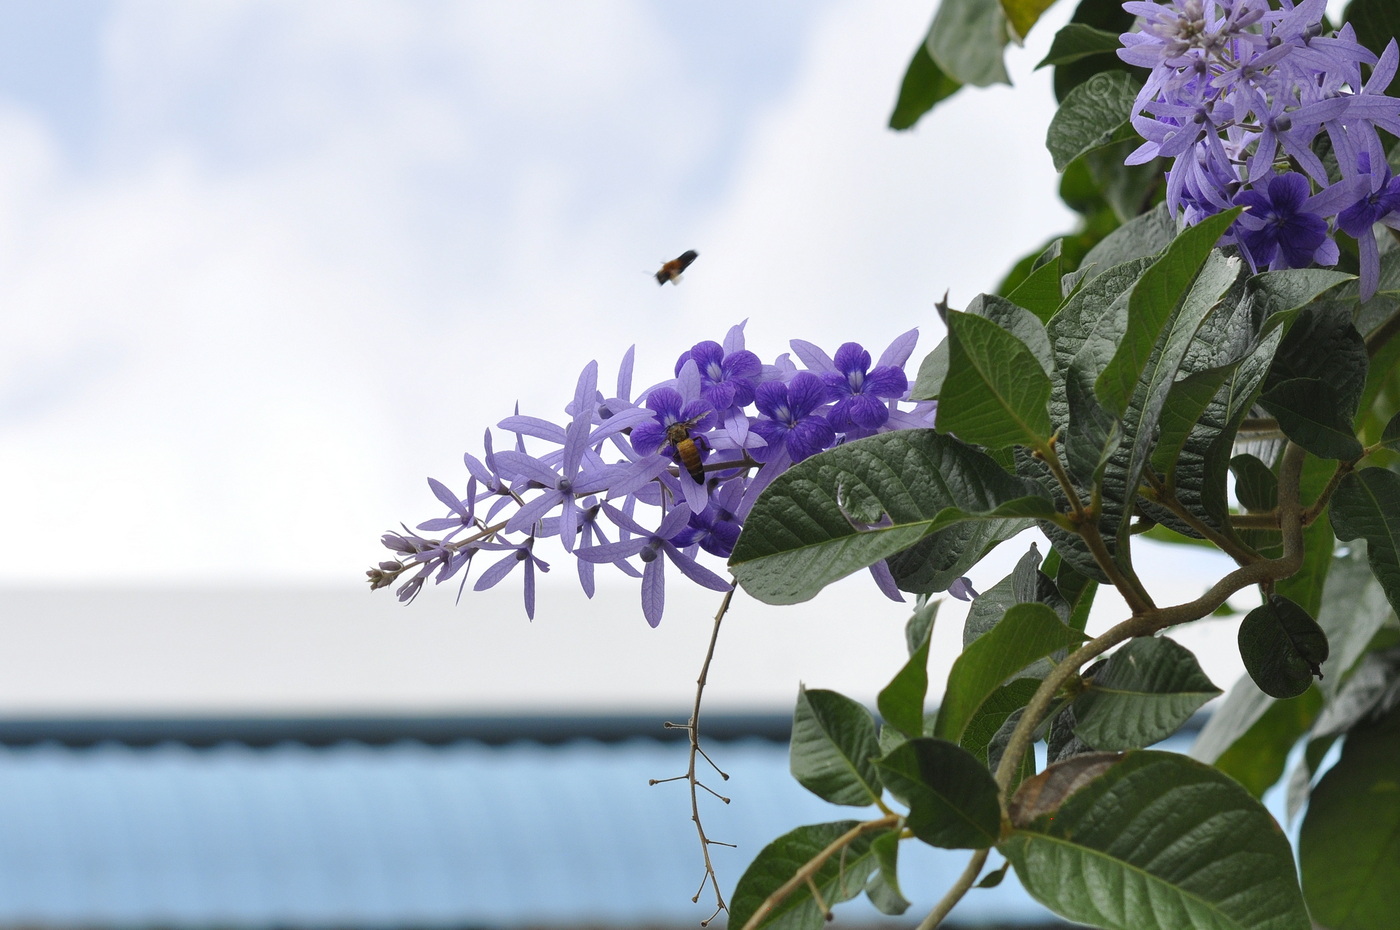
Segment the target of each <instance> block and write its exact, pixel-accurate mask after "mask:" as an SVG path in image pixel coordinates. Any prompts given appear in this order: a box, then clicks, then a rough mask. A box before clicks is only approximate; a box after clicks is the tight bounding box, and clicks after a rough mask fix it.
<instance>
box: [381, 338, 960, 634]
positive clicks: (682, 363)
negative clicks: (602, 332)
mask: <svg viewBox="0 0 1400 930" xmlns="http://www.w3.org/2000/svg"><path fill="white" fill-rule="evenodd" d="M917 339H918V331H917V330H910V331H909V332H907V333H905V334H904V335H902V336H900V337H898V338H897V339H895V340H894V342H893V343H892V344H891V345H890V346H889V348H887V349H886V350H885V351H884V353H883V354H882V355H881V356H880V357H879V358H878V359H877V360H875V361H874V362H873V363H872V361H871V357H870V353H869V352H867V351H866V350H865V349H864V348H862V347H861V346H859V345H857V344H856V343H854V342H848V343H846V344H845V345H843V346H841V347H840V348H839V349H838V350H837V351H836V355H835V356H834V357H832V356H829V355H827V354H826V353H825V352H824V351H822V350H821V349H819V348H818V347H816V346H814V345H812V344H811V343H808V342H803V341H801V340H793V342H792V343H791V346H792V355H796V356H797V361H793V359H792V358H791V356H790V355H789V354H786V353H785V354H783V355H782V356H780V357H779V358H778V359H777V360H776V361H775V362H774V363H773V364H771V365H765V364H763V363H762V362H761V361H760V360H759V358H758V356H757V355H755V354H754V353H753V352H750V351H749V350H748V349H746V348H744V327H743V324H740V325H738V326H735V327H733V328H732V329H730V330H729V333H728V335H727V336H726V337H725V339H724V342H723V343H718V342H702V343H699V344H698V345H696V346H694V347H692V348H691V349H689V350H688V351H686V352H684V353H682V354H681V356H680V358H679V359H678V360H677V361H676V366H675V377H673V378H671V379H669V380H667V381H663V382H661V383H660V384H655V385H652V386H651V387H649V388H647V389H645V390H643V391H641V392H640V393H639V394H637V395H634V394H633V391H632V368H633V350H632V349H628V350H627V353H626V354H625V355H624V356H623V359H622V364H621V367H620V371H619V373H618V376H617V382H616V391H615V393H614V394H613V395H612V396H605V395H604V393H603V392H602V391H600V390H599V388H598V363H597V362H589V363H588V365H587V366H586V367H585V368H584V370H583V373H582V374H581V375H580V376H579V379H578V384H577V387H576V389H575V391H574V398H573V401H572V403H570V404H569V405H568V407H567V408H565V413H566V414H567V416H568V420H567V422H566V423H563V424H562V425H561V424H557V423H553V422H550V421H548V420H543V419H538V418H535V417H529V416H521V415H520V414H519V412H518V411H517V412H516V415H515V416H512V417H507V418H506V419H504V420H502V421H501V422H500V424H498V426H499V428H500V429H501V430H503V431H505V432H507V433H510V434H513V435H514V443H513V445H514V448H513V449H503V450H501V451H495V450H494V448H493V444H492V436H491V431H490V430H487V431H486V439H485V455H484V457H483V458H481V459H478V458H476V457H475V456H473V455H471V454H468V455H467V456H466V465H467V470H468V473H469V474H468V477H467V482H466V488H465V492H464V496H462V497H458V496H457V494H456V493H455V492H453V491H452V490H451V489H449V488H448V487H447V486H446V485H445V484H443V483H442V482H440V481H436V480H434V479H431V478H430V479H428V485H429V487H431V488H432V491H433V494H434V495H435V496H436V497H437V499H438V500H439V501H441V502H442V504H443V505H444V506H445V507H446V508H447V511H448V512H447V515H446V516H444V517H438V518H435V519H432V520H427V521H425V522H423V523H420V524H419V525H418V530H419V531H421V532H425V533H434V534H436V533H442V534H443V536H442V538H440V539H429V538H426V537H424V536H421V535H418V533H414V532H412V531H410V530H408V528H407V527H405V528H404V530H405V531H404V533H387V534H385V536H384V537H383V540H382V542H383V544H384V545H385V546H386V547H387V548H388V549H390V550H392V551H393V552H394V553H395V554H396V556H395V558H394V559H392V560H388V561H384V562H380V563H379V565H378V566H377V567H376V568H373V569H370V571H369V572H368V574H369V580H370V585H371V587H372V588H382V587H387V586H389V585H391V584H394V583H395V582H399V581H400V579H401V578H402V579H403V580H402V581H401V582H400V586H399V588H398V596H399V599H400V600H402V601H411V600H412V599H413V598H414V597H416V596H417V594H418V592H419V591H420V590H422V587H423V584H424V583H425V582H426V581H427V580H428V579H429V578H431V579H432V580H433V581H434V582H437V583H441V582H443V581H447V580H448V579H450V578H453V577H455V576H457V575H459V574H460V575H461V587H465V586H466V577H467V572H468V570H469V567H470V565H471V563H472V561H473V560H474V559H476V558H478V557H481V558H486V559H490V558H493V557H494V555H495V554H496V553H500V556H499V558H497V559H496V560H495V561H494V562H492V564H490V565H489V566H488V567H487V568H486V569H485V570H484V571H482V572H481V574H480V575H478V576H477V580H476V584H475V586H474V590H477V591H480V590H484V589H486V588H489V587H492V586H493V585H495V584H496V583H497V582H499V581H500V580H501V579H503V578H505V576H506V575H508V574H509V573H510V572H511V571H512V570H514V568H515V567H516V565H522V566H523V572H522V573H523V575H524V578H525V612H526V613H527V614H528V615H529V616H531V617H533V616H534V612H535V573H536V571H541V572H545V571H549V565H548V564H547V563H546V562H544V561H542V560H541V559H540V558H539V557H538V556H536V555H535V545H536V543H537V542H538V541H539V540H541V539H545V538H548V537H557V538H558V540H559V543H560V545H561V546H562V547H563V548H564V551H565V552H568V553H570V554H572V555H573V556H574V558H575V559H576V560H577V564H578V577H579V582H580V583H581V584H582V586H583V590H584V592H585V593H586V594H587V595H588V596H589V597H592V596H593V591H594V571H595V568H596V567H597V566H599V565H611V566H612V567H613V568H615V569H617V570H618V571H620V572H622V573H623V574H625V575H628V576H631V577H633V578H640V579H641V585H642V613H643V615H644V616H645V617H646V620H647V622H648V623H650V624H651V625H652V626H656V625H657V624H658V623H660V622H661V614H662V610H663V608H664V605H665V567H666V564H667V563H668V562H669V563H670V564H671V565H673V566H674V567H675V569H676V570H678V571H680V573H681V574H683V575H685V576H686V577H687V578H689V579H691V580H692V581H694V582H696V583H697V584H699V585H701V586H702V587H706V588H710V589H713V590H716V591H725V590H728V589H729V588H730V586H731V585H732V582H731V581H730V580H729V579H727V578H725V577H722V576H721V575H719V574H716V573H715V572H714V571H712V570H711V569H709V568H706V567H705V566H704V565H702V564H701V563H700V561H699V556H700V552H701V551H702V550H703V551H704V552H706V553H708V554H709V555H711V556H715V557H718V558H720V559H726V558H728V557H729V555H730V553H731V552H733V550H734V543H735V542H736V541H737V540H738V538H739V531H740V529H741V527H742V526H743V522H744V518H745V517H746V516H747V515H748V513H749V511H750V510H751V509H752V508H753V505H754V501H755V500H756V499H757V498H758V495H759V494H760V493H761V492H762V491H763V489H764V488H766V487H767V486H768V485H769V484H771V483H772V481H773V479H774V478H775V477H777V476H778V475H779V474H781V473H782V472H783V471H784V470H785V469H787V468H788V467H790V466H791V465H793V464H794V463H796V462H800V461H802V460H803V459H805V458H808V457H809V456H812V455H815V454H816V453H818V452H821V451H822V450H823V449H828V448H830V447H832V446H834V445H838V444H840V443H843V442H847V441H850V440H853V439H860V438H863V437H866V436H871V435H874V434H876V433H881V432H887V431H890V430H896V429H909V428H915V427H931V426H932V425H933V414H934V405H933V404H932V403H911V402H909V401H908V400H907V398H908V395H909V386H910V385H909V379H908V377H907V376H906V375H905V373H904V366H905V364H906V363H907V362H908V360H909V356H910V354H911V353H912V352H913V350H914V344H915V342H916V341H917ZM798 362H800V363H801V365H802V366H803V367H799V365H798ZM527 440H528V441H529V442H530V443H531V444H532V445H534V446H535V447H536V448H535V449H531V450H529V451H527V449H526V444H527ZM872 572H873V574H874V575H875V579H876V581H877V583H879V585H880V587H881V589H882V590H883V591H885V592H886V593H887V594H890V595H891V596H893V597H895V598H898V597H899V594H898V591H897V590H895V588H894V583H893V580H892V579H891V578H890V576H889V571H888V569H887V568H886V567H885V566H884V565H883V563H881V564H880V565H878V566H876V567H875V568H874V569H872ZM459 593H460V591H459Z"/></svg>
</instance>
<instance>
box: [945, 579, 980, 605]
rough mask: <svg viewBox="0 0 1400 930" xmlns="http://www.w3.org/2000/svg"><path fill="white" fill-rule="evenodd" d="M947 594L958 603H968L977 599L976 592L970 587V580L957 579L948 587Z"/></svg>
mask: <svg viewBox="0 0 1400 930" xmlns="http://www.w3.org/2000/svg"><path fill="white" fill-rule="evenodd" d="M948 593H949V594H951V595H953V597H956V598H957V599H958V600H960V601H970V600H972V599H973V598H974V597H979V596H980V595H978V593H977V590H976V589H975V588H973V587H972V579H971V578H958V579H956V580H955V581H954V582H953V583H952V584H950V585H948Z"/></svg>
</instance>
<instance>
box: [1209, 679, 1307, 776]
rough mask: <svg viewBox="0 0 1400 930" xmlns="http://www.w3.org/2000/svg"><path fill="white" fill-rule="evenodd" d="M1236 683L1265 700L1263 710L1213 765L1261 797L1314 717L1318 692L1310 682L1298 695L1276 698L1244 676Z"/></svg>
mask: <svg viewBox="0 0 1400 930" xmlns="http://www.w3.org/2000/svg"><path fill="white" fill-rule="evenodd" d="M1240 684H1241V685H1242V686H1243V687H1246V688H1249V689H1250V690H1251V691H1253V692H1254V693H1255V694H1257V695H1259V696H1260V698H1262V699H1263V700H1265V701H1267V702H1268V705H1267V709H1266V710H1265V711H1264V713H1263V715H1262V716H1261V717H1260V718H1259V719H1258V720H1257V721H1255V724H1254V726H1252V727H1250V728H1249V730H1248V731H1246V732H1245V734H1244V735H1243V736H1241V737H1240V738H1239V739H1237V740H1236V741H1235V743H1234V745H1233V746H1231V747H1230V748H1229V749H1227V750H1225V752H1224V753H1222V754H1221V756H1220V758H1219V759H1216V760H1215V767H1216V768H1218V769H1220V771H1222V772H1224V773H1225V774H1226V775H1229V776H1230V777H1231V778H1233V779H1234V780H1235V781H1237V782H1239V783H1240V784H1242V785H1244V787H1245V790H1247V791H1248V792H1249V793H1250V794H1252V795H1253V796H1254V797H1256V798H1263V797H1264V792H1265V791H1268V790H1269V789H1270V788H1272V787H1273V786H1274V784H1275V783H1277V782H1278V780H1279V778H1280V777H1281V776H1282V775H1283V770H1284V768H1286V767H1287V765H1288V754H1289V752H1290V751H1291V750H1292V748H1293V745H1294V744H1295V743H1297V742H1298V738H1299V737H1300V736H1302V735H1303V734H1304V733H1306V732H1308V727H1309V726H1311V724H1312V722H1313V720H1315V719H1316V718H1317V715H1318V711H1319V710H1320V709H1321V707H1322V691H1321V690H1320V689H1319V688H1318V687H1317V685H1313V686H1312V687H1310V688H1308V690H1306V691H1304V692H1303V693H1302V694H1300V695H1298V697H1295V698H1288V699H1287V700H1282V701H1280V700H1276V699H1274V698H1271V697H1269V696H1268V695H1266V694H1264V693H1263V692H1262V691H1260V690H1259V689H1258V688H1256V687H1255V686H1254V682H1253V681H1251V680H1250V679H1249V676H1248V675H1246V676H1245V677H1244V678H1242V679H1240Z"/></svg>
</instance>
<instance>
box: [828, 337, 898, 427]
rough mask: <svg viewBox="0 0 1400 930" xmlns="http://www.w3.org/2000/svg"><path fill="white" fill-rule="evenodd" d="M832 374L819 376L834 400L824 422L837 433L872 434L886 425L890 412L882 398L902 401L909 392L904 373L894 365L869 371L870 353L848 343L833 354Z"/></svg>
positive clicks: (853, 343) (829, 372)
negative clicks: (834, 356)
mask: <svg viewBox="0 0 1400 930" xmlns="http://www.w3.org/2000/svg"><path fill="white" fill-rule="evenodd" d="M834 364H835V366H836V370H835V371H828V372H826V373H825V374H823V375H822V381H823V382H825V384H826V386H827V389H828V390H829V391H830V392H831V395H832V396H833V397H835V398H837V400H836V406H834V407H832V408H831V412H830V413H829V414H827V419H828V420H829V421H830V423H831V427H832V429H834V430H836V431H837V432H841V433H844V432H849V431H851V430H864V431H871V432H873V431H874V430H877V429H879V428H880V427H881V426H884V425H885V421H886V420H888V419H889V417H890V411H889V408H888V407H887V406H885V404H884V403H883V402H882V401H881V398H898V397H903V396H904V392H905V391H908V390H909V379H908V378H907V377H905V375H904V371H903V369H901V368H897V367H895V366H893V365H883V366H880V367H878V368H876V369H875V370H874V371H871V370H870V353H869V352H867V351H865V349H864V348H862V347H861V345H860V344H859V343H855V342H847V343H845V344H844V345H842V346H841V348H839V349H837V350H836V358H835V359H834Z"/></svg>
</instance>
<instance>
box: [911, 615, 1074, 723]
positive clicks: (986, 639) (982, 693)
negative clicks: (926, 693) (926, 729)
mask: <svg viewBox="0 0 1400 930" xmlns="http://www.w3.org/2000/svg"><path fill="white" fill-rule="evenodd" d="M1082 639H1083V634H1082V633H1079V632H1078V631H1076V630H1071V629H1070V628H1069V627H1067V626H1065V625H1064V623H1063V622H1061V620H1060V618H1059V617H1058V616H1056V615H1055V611H1053V610H1051V609H1050V608H1049V607H1047V606H1045V605H1044V604H1016V605H1015V606H1013V607H1012V608H1011V609H1010V610H1008V611H1007V612H1006V616H1005V617H1003V618H1002V620H1001V622H1000V623H998V624H997V625H996V626H994V627H992V629H991V630H990V631H988V632H987V633H986V634H984V635H983V636H981V637H979V638H978V639H977V640H976V641H975V642H974V643H972V645H970V646H968V647H967V648H966V649H965V650H963V653H962V655H960V656H958V658H957V659H956V660H955V661H954V662H953V668H952V670H951V671H950V672H949V673H948V690H947V692H946V693H945V694H944V696H943V704H942V706H941V707H939V709H938V722H937V723H936V724H935V726H934V733H935V735H937V736H939V737H942V738H943V739H948V740H953V741H955V742H956V741H959V740H961V739H962V736H963V731H964V730H965V729H966V728H967V725H968V723H969V722H970V721H971V720H972V718H973V716H974V715H976V713H977V711H978V709H979V708H980V707H981V706H982V705H983V703H985V702H986V700H987V698H988V697H989V696H990V695H991V693H992V692H993V691H995V690H996V689H997V688H998V687H999V686H1000V685H1001V684H1002V682H1004V681H1006V680H1007V679H1008V678H1010V677H1011V676H1012V675H1014V674H1016V673H1017V672H1019V671H1020V670H1021V669H1023V668H1025V667H1026V666H1027V665H1029V664H1031V663H1032V662H1034V661H1035V660H1036V659H1042V658H1044V657H1045V656H1048V655H1050V654H1051V653H1052V652H1054V651H1055V650H1057V649H1063V648H1065V647H1067V646H1071V645H1075V644H1077V643H1079V642H1080V641H1081V640H1082Z"/></svg>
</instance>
